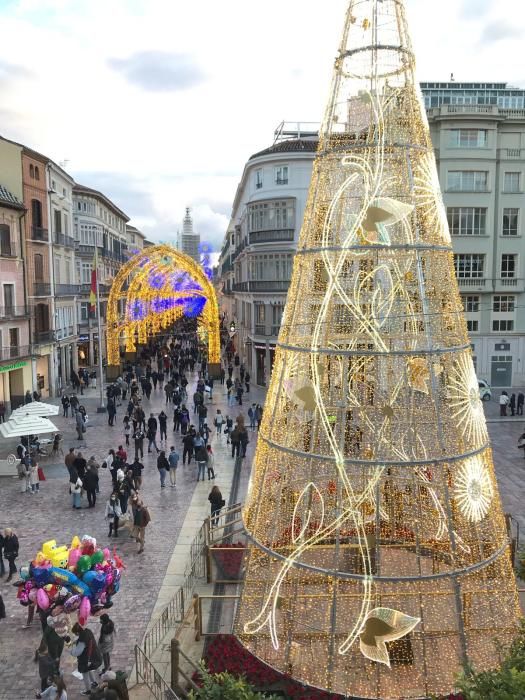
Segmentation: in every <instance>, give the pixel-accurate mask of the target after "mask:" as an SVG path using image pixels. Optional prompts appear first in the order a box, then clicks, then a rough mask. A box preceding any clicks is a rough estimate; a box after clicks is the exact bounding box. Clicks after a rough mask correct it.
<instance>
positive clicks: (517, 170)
mask: <svg viewBox="0 0 525 700" xmlns="http://www.w3.org/2000/svg"><path fill="white" fill-rule="evenodd" d="M421 87H422V91H423V96H424V99H425V105H426V108H427V113H428V118H429V123H430V129H431V135H432V140H433V143H434V147H435V151H436V159H437V163H438V170H439V179H440V183H441V189H442V191H443V197H444V201H445V206H446V209H447V217H448V221H449V226H450V233H451V235H452V241H453V246H454V261H455V267H456V275H457V278H458V282H459V287H460V291H461V294H462V297H463V302H464V308H465V313H466V318H467V324H468V328H469V332H470V337H471V340H472V347H473V353H474V361H475V364H476V371H477V374H478V377H480V378H483V379H486V380H487V381H488V382H489V383H490V384H492V386H494V387H511V386H523V385H524V384H525V367H524V363H525V249H524V237H525V218H524V217H525V193H524V192H525V190H524V188H525V90H520V89H516V88H512V87H509V86H508V85H507V84H506V83H456V82H450V83H422V85H421Z"/></svg>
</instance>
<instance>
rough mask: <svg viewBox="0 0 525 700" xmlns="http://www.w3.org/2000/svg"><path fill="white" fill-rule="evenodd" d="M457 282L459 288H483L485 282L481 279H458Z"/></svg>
mask: <svg viewBox="0 0 525 700" xmlns="http://www.w3.org/2000/svg"><path fill="white" fill-rule="evenodd" d="M457 280H458V284H459V286H460V287H484V286H485V284H486V282H487V280H486V279H483V278H482V277H480V278H477V277H458V278H457Z"/></svg>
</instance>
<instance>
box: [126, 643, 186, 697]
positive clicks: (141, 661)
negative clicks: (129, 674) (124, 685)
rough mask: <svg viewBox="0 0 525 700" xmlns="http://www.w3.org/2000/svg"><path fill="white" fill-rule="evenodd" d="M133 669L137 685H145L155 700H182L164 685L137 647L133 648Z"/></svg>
mask: <svg viewBox="0 0 525 700" xmlns="http://www.w3.org/2000/svg"><path fill="white" fill-rule="evenodd" d="M135 669H136V672H137V683H139V682H142V683H144V684H145V685H147V686H148V688H149V690H150V692H151V694H152V695H153V697H154V698H155V700H182V699H181V697H180V696H179V695H177V694H176V693H175V691H174V690H172V689H171V688H170V686H169V685H168V683H166V681H165V680H164V678H163V677H162V675H161V674H160V673H159V672H158V671H157V669H156V668H155V666H154V665H153V664H152V663H151V661H150V660H149V659H148V657H147V655H146V654H145V653H144V652H143V651H142V649H141V648H140V647H139V646H135ZM139 679H140V680H139Z"/></svg>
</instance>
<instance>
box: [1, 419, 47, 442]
mask: <svg viewBox="0 0 525 700" xmlns="http://www.w3.org/2000/svg"><path fill="white" fill-rule="evenodd" d="M54 432H58V428H57V427H56V425H55V424H54V423H52V422H51V421H50V420H48V419H47V418H40V416H30V415H26V416H20V417H16V418H13V419H10V420H8V421H7V423H0V435H2V437H5V438H11V437H22V436H24V435H43V434H45V433H54Z"/></svg>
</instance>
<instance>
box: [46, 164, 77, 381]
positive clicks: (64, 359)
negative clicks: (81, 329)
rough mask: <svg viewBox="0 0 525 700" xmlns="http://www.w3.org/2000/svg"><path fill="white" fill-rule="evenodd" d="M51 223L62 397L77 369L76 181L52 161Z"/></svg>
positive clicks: (52, 294) (58, 378) (57, 359)
mask: <svg viewBox="0 0 525 700" xmlns="http://www.w3.org/2000/svg"><path fill="white" fill-rule="evenodd" d="M47 182H48V207H49V213H48V219H49V221H50V242H51V266H50V269H51V284H50V297H51V299H52V304H53V331H54V340H55V343H54V346H53V353H54V357H53V362H54V366H55V377H56V385H57V386H56V392H57V393H59V392H60V390H61V389H62V388H64V387H65V386H66V385H67V384H68V382H69V381H70V379H71V373H72V372H73V371H76V370H77V369H78V361H77V351H76V348H77V338H78V327H77V313H76V302H77V297H78V295H79V293H80V289H79V286H78V284H77V283H76V280H75V239H74V237H73V187H74V185H75V181H74V180H73V178H72V177H71V176H70V175H68V174H67V173H66V172H65V171H64V170H62V168H61V167H59V166H58V165H57V164H56V163H53V161H48V163H47Z"/></svg>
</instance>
